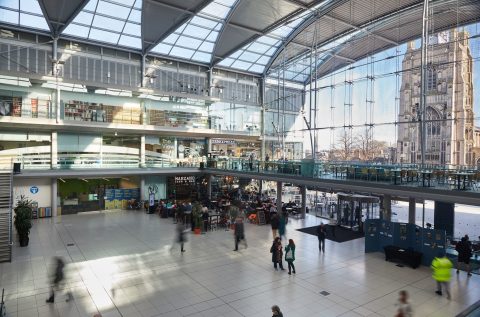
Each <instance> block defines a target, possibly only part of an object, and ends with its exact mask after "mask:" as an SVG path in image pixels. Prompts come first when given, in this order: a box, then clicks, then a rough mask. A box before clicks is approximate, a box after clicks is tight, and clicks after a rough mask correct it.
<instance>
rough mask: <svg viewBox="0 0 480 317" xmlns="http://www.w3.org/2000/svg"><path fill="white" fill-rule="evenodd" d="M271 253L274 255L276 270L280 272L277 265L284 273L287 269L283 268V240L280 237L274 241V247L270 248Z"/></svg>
mask: <svg viewBox="0 0 480 317" xmlns="http://www.w3.org/2000/svg"><path fill="white" fill-rule="evenodd" d="M270 253H271V254H272V262H273V267H274V268H275V270H278V268H277V264H278V266H279V267H280V269H281V270H282V271H284V270H285V269H284V268H283V263H282V258H283V248H282V240H281V239H280V238H279V237H276V238H275V240H273V244H272V247H271V248H270Z"/></svg>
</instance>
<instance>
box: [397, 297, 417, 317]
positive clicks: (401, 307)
mask: <svg viewBox="0 0 480 317" xmlns="http://www.w3.org/2000/svg"><path fill="white" fill-rule="evenodd" d="M398 294H399V295H400V297H399V298H398V302H397V303H396V304H395V306H397V307H398V310H397V314H396V315H395V317H412V316H413V310H412V306H411V305H410V302H409V301H408V293H407V291H400V292H399V293H398Z"/></svg>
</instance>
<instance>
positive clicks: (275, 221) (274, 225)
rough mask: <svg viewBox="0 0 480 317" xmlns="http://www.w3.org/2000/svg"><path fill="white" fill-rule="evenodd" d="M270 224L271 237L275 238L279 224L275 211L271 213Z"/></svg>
mask: <svg viewBox="0 0 480 317" xmlns="http://www.w3.org/2000/svg"><path fill="white" fill-rule="evenodd" d="M270 225H271V226H272V236H273V239H275V238H277V237H278V226H279V225H280V220H279V219H278V215H277V213H274V214H272V217H271V219H270Z"/></svg>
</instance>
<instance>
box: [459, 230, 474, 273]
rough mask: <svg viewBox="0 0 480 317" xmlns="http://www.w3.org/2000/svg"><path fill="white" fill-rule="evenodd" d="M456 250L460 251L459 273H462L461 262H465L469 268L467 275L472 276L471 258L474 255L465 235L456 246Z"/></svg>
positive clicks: (465, 265) (464, 264)
mask: <svg viewBox="0 0 480 317" xmlns="http://www.w3.org/2000/svg"><path fill="white" fill-rule="evenodd" d="M455 251H457V252H458V260H457V274H458V273H460V266H461V265H460V264H462V263H463V265H462V266H464V267H465V268H466V270H467V275H468V276H472V267H471V266H470V258H471V257H472V254H473V253H472V247H471V245H470V243H468V240H467V238H466V237H463V238H462V239H461V240H460V241H459V242H458V243H457V245H456V246H455Z"/></svg>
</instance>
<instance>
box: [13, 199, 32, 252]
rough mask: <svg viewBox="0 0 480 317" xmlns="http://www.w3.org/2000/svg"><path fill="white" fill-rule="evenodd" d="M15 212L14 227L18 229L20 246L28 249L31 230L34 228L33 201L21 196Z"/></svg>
mask: <svg viewBox="0 0 480 317" xmlns="http://www.w3.org/2000/svg"><path fill="white" fill-rule="evenodd" d="M14 211H15V220H14V225H15V229H17V234H18V238H19V240H20V246H21V247H26V246H27V245H28V241H29V238H28V235H29V234H30V228H32V201H31V200H29V199H27V198H26V197H25V196H23V195H21V196H20V199H19V200H18V201H17V206H16V207H15V208H14Z"/></svg>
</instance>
